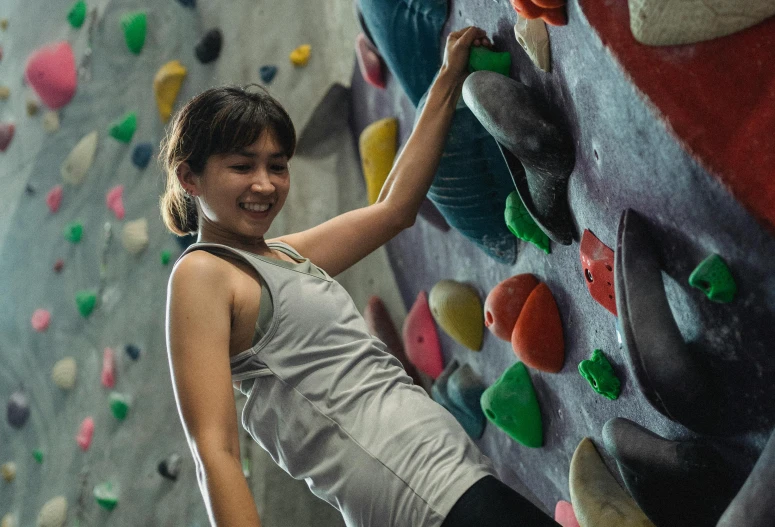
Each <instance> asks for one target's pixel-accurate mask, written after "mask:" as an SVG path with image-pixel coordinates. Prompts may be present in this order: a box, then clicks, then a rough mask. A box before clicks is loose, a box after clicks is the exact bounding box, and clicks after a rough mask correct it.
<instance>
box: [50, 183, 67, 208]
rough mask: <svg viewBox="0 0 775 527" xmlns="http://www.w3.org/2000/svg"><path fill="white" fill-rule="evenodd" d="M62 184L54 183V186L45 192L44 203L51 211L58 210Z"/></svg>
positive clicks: (60, 201)
mask: <svg viewBox="0 0 775 527" xmlns="http://www.w3.org/2000/svg"><path fill="white" fill-rule="evenodd" d="M62 194H63V189H62V185H55V186H54V188H52V189H51V190H49V191H48V194H46V205H48V208H49V210H50V211H51V212H56V211H58V210H59V206H60V205H61V204H62Z"/></svg>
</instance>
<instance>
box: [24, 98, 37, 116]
mask: <svg viewBox="0 0 775 527" xmlns="http://www.w3.org/2000/svg"><path fill="white" fill-rule="evenodd" d="M39 110H40V106H38V103H37V102H36V101H34V100H33V99H27V116H28V117H34V116H36V115H37V114H38V111H39Z"/></svg>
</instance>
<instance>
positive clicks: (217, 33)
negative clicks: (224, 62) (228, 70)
mask: <svg viewBox="0 0 775 527" xmlns="http://www.w3.org/2000/svg"><path fill="white" fill-rule="evenodd" d="M222 45H223V36H222V35H221V30H220V29H218V28H215V29H211V30H210V31H208V32H207V33H205V36H203V37H202V39H201V40H200V41H199V43H198V44H197V45H196V47H195V48H194V54H195V55H196V58H197V59H198V60H199V62H201V63H202V64H207V63H208V62H212V61H214V60H215V59H217V58H218V56H219V55H220V54H221V46H222Z"/></svg>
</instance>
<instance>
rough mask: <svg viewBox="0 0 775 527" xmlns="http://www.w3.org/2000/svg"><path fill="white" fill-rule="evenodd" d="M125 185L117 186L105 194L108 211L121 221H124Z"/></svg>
mask: <svg viewBox="0 0 775 527" xmlns="http://www.w3.org/2000/svg"><path fill="white" fill-rule="evenodd" d="M123 197H124V185H116V186H115V187H113V188H112V189H110V190H109V191H108V193H107V194H105V204H106V205H107V206H108V210H110V211H111V212H113V214H115V215H116V218H118V219H119V220H123V219H124V199H123Z"/></svg>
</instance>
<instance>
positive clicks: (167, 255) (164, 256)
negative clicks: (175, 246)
mask: <svg viewBox="0 0 775 527" xmlns="http://www.w3.org/2000/svg"><path fill="white" fill-rule="evenodd" d="M171 258H172V252H171V251H162V252H161V264H162V265H167V264H169V263H170V259H171Z"/></svg>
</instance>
